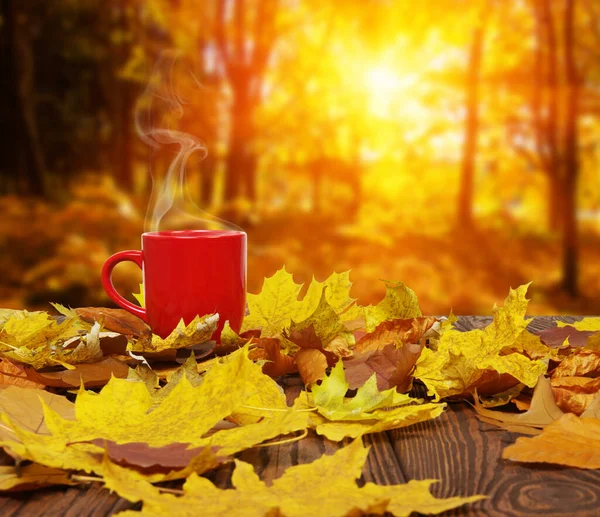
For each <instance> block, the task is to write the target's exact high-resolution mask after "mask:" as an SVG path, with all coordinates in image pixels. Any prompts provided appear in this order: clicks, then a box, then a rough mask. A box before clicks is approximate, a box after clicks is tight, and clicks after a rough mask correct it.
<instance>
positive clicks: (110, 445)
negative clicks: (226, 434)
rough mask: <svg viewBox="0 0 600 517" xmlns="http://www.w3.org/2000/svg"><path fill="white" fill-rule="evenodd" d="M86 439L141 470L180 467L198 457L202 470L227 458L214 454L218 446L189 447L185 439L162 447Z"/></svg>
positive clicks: (118, 460) (117, 460)
mask: <svg viewBox="0 0 600 517" xmlns="http://www.w3.org/2000/svg"><path fill="white" fill-rule="evenodd" d="M90 443H93V444H94V445H97V446H99V447H102V448H104V450H105V451H106V454H107V456H108V457H109V458H110V459H111V461H113V462H114V463H117V464H118V465H121V466H124V467H132V468H134V469H135V470H137V471H140V472H143V473H144V474H156V473H159V472H160V473H168V472H170V471H172V470H179V469H184V468H185V467H187V466H188V465H189V464H190V462H192V461H193V460H194V461H195V462H196V463H197V462H198V461H200V460H202V461H203V462H205V464H206V467H203V468H202V471H205V470H209V469H210V468H213V467H215V466H217V465H218V464H219V463H222V462H223V461H227V460H228V458H226V457H223V458H219V457H218V456H217V455H216V452H217V450H218V447H208V446H201V447H193V448H189V446H190V444H189V443H171V444H169V445H165V446H163V447H151V446H150V445H148V444H147V443H144V442H129V443H116V442H113V441H111V440H105V439H102V438H98V439H96V440H92V441H91V442H90Z"/></svg>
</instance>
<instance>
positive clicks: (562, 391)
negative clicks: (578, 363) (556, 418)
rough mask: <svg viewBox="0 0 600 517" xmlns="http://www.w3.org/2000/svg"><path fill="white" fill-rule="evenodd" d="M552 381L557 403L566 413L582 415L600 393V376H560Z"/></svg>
mask: <svg viewBox="0 0 600 517" xmlns="http://www.w3.org/2000/svg"><path fill="white" fill-rule="evenodd" d="M551 383H552V391H553V393H554V398H555V399H556V403H557V405H558V407H559V408H560V409H562V410H563V411H564V412H566V413H575V414H576V415H581V414H582V413H583V412H584V411H585V410H586V409H587V408H588V407H589V406H590V404H591V403H592V401H593V400H594V398H595V397H596V396H597V395H598V394H599V393H600V377H597V378H595V379H591V378H589V377H558V378H553V379H552V380H551Z"/></svg>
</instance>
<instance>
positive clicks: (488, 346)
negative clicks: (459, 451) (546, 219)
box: [415, 285, 547, 400]
mask: <svg viewBox="0 0 600 517" xmlns="http://www.w3.org/2000/svg"><path fill="white" fill-rule="evenodd" d="M526 292H527V286H526V285H524V286H521V287H519V288H518V289H516V290H513V289H511V290H510V293H509V295H508V297H507V298H506V301H505V303H504V306H503V307H496V308H494V320H493V322H492V323H491V324H490V325H488V326H487V327H486V328H485V329H475V330H471V331H469V332H460V331H458V330H455V329H446V330H445V331H444V332H443V333H442V335H441V337H440V340H439V342H438V343H437V350H436V351H433V350H430V349H428V348H424V349H423V351H422V353H421V356H420V357H419V359H418V361H417V367H416V370H415V378H417V379H419V380H421V381H422V382H423V383H425V385H426V386H427V389H428V393H429V394H430V395H434V396H435V398H436V399H438V400H439V399H440V398H447V397H457V396H467V395H470V394H471V393H473V391H474V390H475V389H476V388H481V386H482V385H483V384H484V383H486V382H487V381H489V378H490V373H493V374H494V375H504V376H505V378H506V382H505V383H503V385H499V384H498V383H494V384H493V386H494V389H495V390H498V391H505V390H507V389H509V388H511V387H513V386H515V385H517V384H518V383H519V382H521V383H522V384H524V385H525V386H529V387H533V386H535V384H536V382H537V379H538V377H539V376H540V375H542V374H543V373H545V372H546V370H547V364H546V363H547V360H544V359H531V358H530V357H528V355H527V348H528V347H531V344H532V340H531V338H529V337H528V336H527V334H525V335H524V332H525V333H526V330H525V329H526V327H527V324H528V321H527V320H526V319H525V312H526V310H527V303H528V301H527V299H526V298H525V293H526ZM520 340H525V343H524V344H523V343H521V342H520ZM536 347H537V344H536ZM485 394H486V395H493V394H494V393H493V392H487V393H485Z"/></svg>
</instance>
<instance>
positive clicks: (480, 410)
mask: <svg viewBox="0 0 600 517" xmlns="http://www.w3.org/2000/svg"><path fill="white" fill-rule="evenodd" d="M475 411H477V416H478V418H479V419H480V420H482V421H483V422H486V423H488V424H492V425H495V426H497V427H502V428H503V429H506V430H507V431H513V432H517V433H524V434H539V433H540V430H541V429H542V428H544V427H545V426H547V425H549V424H551V423H552V422H554V421H555V420H557V419H559V418H560V417H561V416H562V415H563V414H564V413H563V412H562V410H561V409H560V408H559V407H558V405H557V404H556V401H555V400H554V395H553V393H552V386H551V384H550V380H549V379H546V378H545V377H544V376H543V375H542V376H540V378H539V380H538V382H537V385H536V387H535V390H534V391H533V397H532V399H531V405H530V407H529V409H528V410H527V411H525V412H524V413H507V412H503V411H492V410H491V409H486V408H484V407H483V406H482V405H481V404H480V403H479V398H478V397H475Z"/></svg>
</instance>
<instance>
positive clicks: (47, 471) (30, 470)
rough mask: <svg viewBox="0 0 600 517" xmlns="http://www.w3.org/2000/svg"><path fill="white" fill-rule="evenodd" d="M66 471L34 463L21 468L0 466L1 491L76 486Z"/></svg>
mask: <svg viewBox="0 0 600 517" xmlns="http://www.w3.org/2000/svg"><path fill="white" fill-rule="evenodd" d="M75 484H76V483H75V482H74V481H72V480H71V478H70V476H69V474H68V473H67V472H65V471H64V470H60V469H52V468H49V467H44V466H43V465H38V464H36V463H32V464H30V465H25V466H21V467H19V468H17V467H13V466H0V491H2V492H5V491H15V492H16V491H18V492H22V491H24V490H35V489H37V488H42V487H45V486H53V485H75Z"/></svg>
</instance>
